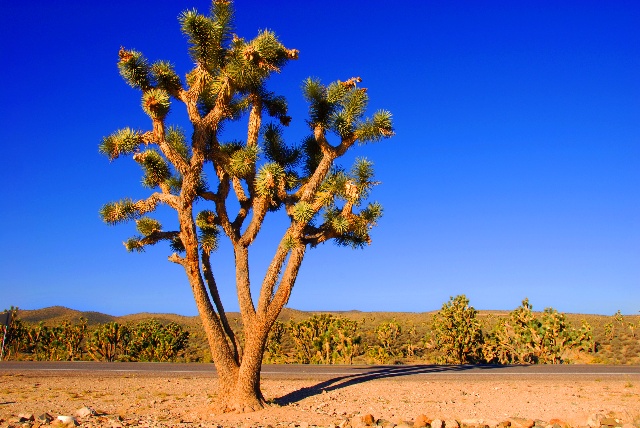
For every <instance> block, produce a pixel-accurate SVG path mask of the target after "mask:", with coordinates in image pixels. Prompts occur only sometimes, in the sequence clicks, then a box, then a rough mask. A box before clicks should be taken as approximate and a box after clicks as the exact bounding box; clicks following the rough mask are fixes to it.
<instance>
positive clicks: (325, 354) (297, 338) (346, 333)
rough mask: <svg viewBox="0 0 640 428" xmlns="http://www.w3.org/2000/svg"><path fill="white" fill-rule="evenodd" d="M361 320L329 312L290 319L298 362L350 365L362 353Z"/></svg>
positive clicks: (295, 358) (291, 333) (290, 331)
mask: <svg viewBox="0 0 640 428" xmlns="http://www.w3.org/2000/svg"><path fill="white" fill-rule="evenodd" d="M357 330H358V323H357V321H353V320H350V319H347V318H342V317H335V316H333V315H330V314H321V315H313V316H312V317H311V318H308V319H306V320H302V321H300V322H295V321H290V322H289V333H290V335H291V338H292V339H293V342H294V346H295V350H296V353H295V357H294V360H295V362H298V363H302V364H339V363H342V364H351V363H352V362H353V358H354V357H355V356H356V355H359V353H360V342H361V337H360V335H359V334H358V333H357Z"/></svg>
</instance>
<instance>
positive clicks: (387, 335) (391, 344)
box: [367, 319, 403, 364]
mask: <svg viewBox="0 0 640 428" xmlns="http://www.w3.org/2000/svg"><path fill="white" fill-rule="evenodd" d="M375 333H376V339H377V340H376V342H375V343H374V344H373V345H372V346H369V347H368V348H367V357H368V360H369V362H373V363H376V364H387V363H389V362H394V363H395V362H398V359H399V358H402V357H403V352H402V345H401V344H400V337H401V335H402V326H401V325H400V324H399V323H398V322H397V321H396V320H395V319H393V320H392V321H385V322H383V323H381V324H380V325H378V327H376V330H375Z"/></svg>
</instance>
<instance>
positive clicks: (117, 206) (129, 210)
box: [100, 198, 139, 225]
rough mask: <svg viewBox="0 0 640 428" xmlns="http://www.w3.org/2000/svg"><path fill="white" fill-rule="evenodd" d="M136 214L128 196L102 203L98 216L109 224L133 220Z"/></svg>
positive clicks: (136, 216) (134, 206)
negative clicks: (116, 200)
mask: <svg viewBox="0 0 640 428" xmlns="http://www.w3.org/2000/svg"><path fill="white" fill-rule="evenodd" d="M138 216H139V214H138V210H137V209H136V205H135V203H134V202H133V201H132V200H131V199H128V198H126V199H122V200H121V201H118V202H110V203H107V204H104V205H103V206H102V208H101V209H100V217H102V220H103V221H104V222H105V223H107V224H110V225H114V224H118V223H123V222H126V221H130V220H135V219H136V218H138Z"/></svg>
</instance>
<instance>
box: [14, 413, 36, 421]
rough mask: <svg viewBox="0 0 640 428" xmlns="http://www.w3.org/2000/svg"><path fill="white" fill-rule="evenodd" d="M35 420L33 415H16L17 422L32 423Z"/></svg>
mask: <svg viewBox="0 0 640 428" xmlns="http://www.w3.org/2000/svg"><path fill="white" fill-rule="evenodd" d="M35 420H36V418H35V417H34V416H33V413H20V414H18V421H19V422H33V421H35Z"/></svg>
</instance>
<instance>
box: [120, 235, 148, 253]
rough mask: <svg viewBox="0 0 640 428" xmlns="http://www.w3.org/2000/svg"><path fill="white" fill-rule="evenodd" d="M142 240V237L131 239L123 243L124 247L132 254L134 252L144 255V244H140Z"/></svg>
mask: <svg viewBox="0 0 640 428" xmlns="http://www.w3.org/2000/svg"><path fill="white" fill-rule="evenodd" d="M141 239H142V237H140V236H134V237H132V238H129V239H127V240H126V241H124V242H123V244H124V247H125V248H126V249H127V251H128V252H130V253H132V252H136V253H142V252H144V245H142V242H140V241H141Z"/></svg>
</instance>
